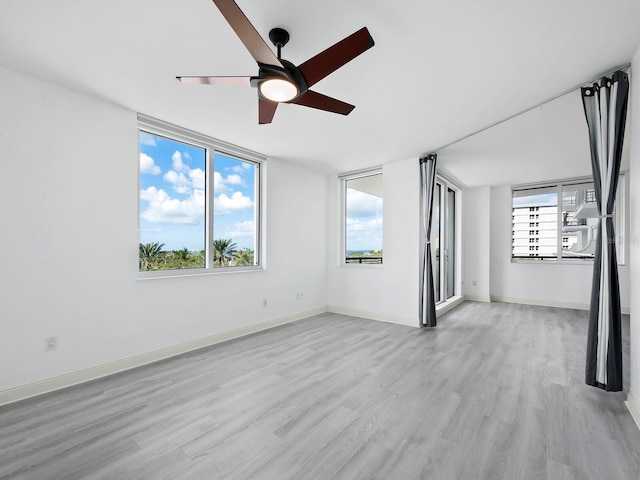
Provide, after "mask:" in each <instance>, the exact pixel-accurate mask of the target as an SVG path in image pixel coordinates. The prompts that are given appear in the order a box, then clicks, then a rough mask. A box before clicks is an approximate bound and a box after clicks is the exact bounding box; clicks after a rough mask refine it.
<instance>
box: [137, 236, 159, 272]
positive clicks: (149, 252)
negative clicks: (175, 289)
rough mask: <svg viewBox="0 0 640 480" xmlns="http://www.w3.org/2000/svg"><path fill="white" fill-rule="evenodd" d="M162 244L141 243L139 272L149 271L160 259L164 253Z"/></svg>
mask: <svg viewBox="0 0 640 480" xmlns="http://www.w3.org/2000/svg"><path fill="white" fill-rule="evenodd" d="M163 247H164V243H158V242H153V243H141V244H140V257H139V265H140V271H141V272H143V271H147V270H150V269H151V267H152V265H153V264H154V263H156V262H157V261H158V260H159V259H161V258H162V257H163V256H164V254H165V252H164V250H162V248H163Z"/></svg>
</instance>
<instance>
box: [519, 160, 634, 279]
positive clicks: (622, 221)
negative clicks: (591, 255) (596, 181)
mask: <svg viewBox="0 0 640 480" xmlns="http://www.w3.org/2000/svg"><path fill="white" fill-rule="evenodd" d="M627 173H628V172H620V173H619V175H618V190H617V192H616V197H617V198H616V218H615V227H616V229H615V233H616V256H617V259H618V265H620V266H622V265H626V256H627V255H626V250H627V248H626V242H625V241H624V239H625V238H627V233H626V232H627V230H626V229H627V225H626V209H627ZM589 182H590V183H593V176H588V177H576V178H565V179H562V180H555V181H547V182H536V183H528V184H520V185H513V186H512V187H511V201H512V203H511V208H510V211H509V221H510V225H511V228H509V232H511V233H510V238H509V246H510V247H512V246H513V221H512V219H511V217H512V215H513V192H514V191H518V190H528V189H533V188H542V187H557V192H558V198H559V199H561V198H562V187H563V185H573V184H576V183H589ZM557 215H558V225H560V223H561V221H562V209H561V208H558V212H557ZM510 257H511V263H522V264H528V265H587V266H590V267H593V259H580V260H578V259H574V260H571V259H566V258H563V257H562V235H561V234H560V235H558V257H557V258H555V259H544V260H542V259H539V260H535V259H534V260H527V259H520V258H513V253H510Z"/></svg>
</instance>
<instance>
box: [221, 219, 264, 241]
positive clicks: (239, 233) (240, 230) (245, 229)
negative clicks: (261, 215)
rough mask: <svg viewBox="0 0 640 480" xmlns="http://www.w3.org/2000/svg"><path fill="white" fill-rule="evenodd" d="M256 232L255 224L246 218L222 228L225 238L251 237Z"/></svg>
mask: <svg viewBox="0 0 640 480" xmlns="http://www.w3.org/2000/svg"><path fill="white" fill-rule="evenodd" d="M255 233H256V228H255V224H254V223H253V220H247V221H245V222H239V223H234V224H233V225H229V226H227V228H225V230H224V234H225V237H226V238H246V237H253V236H254V235H255Z"/></svg>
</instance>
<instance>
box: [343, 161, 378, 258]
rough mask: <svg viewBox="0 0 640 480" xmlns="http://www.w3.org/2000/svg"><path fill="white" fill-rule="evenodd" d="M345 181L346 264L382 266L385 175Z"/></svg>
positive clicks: (369, 175) (350, 178) (372, 174)
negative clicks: (383, 178) (383, 185)
mask: <svg viewBox="0 0 640 480" xmlns="http://www.w3.org/2000/svg"><path fill="white" fill-rule="evenodd" d="M343 181H344V212H345V217H344V234H345V235H344V244H345V263H347V264H381V263H382V204H383V196H382V173H380V172H379V171H376V172H371V173H368V174H366V175H360V176H352V177H347V178H344V179H343Z"/></svg>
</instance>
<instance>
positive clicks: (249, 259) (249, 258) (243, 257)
mask: <svg viewBox="0 0 640 480" xmlns="http://www.w3.org/2000/svg"><path fill="white" fill-rule="evenodd" d="M253 264H254V257H253V251H252V250H249V249H248V248H245V249H243V250H240V251H239V252H238V254H237V255H236V265H253Z"/></svg>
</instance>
